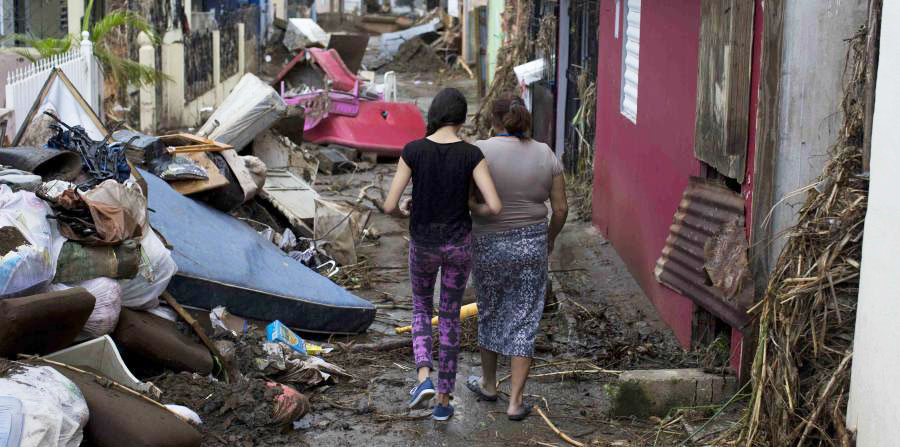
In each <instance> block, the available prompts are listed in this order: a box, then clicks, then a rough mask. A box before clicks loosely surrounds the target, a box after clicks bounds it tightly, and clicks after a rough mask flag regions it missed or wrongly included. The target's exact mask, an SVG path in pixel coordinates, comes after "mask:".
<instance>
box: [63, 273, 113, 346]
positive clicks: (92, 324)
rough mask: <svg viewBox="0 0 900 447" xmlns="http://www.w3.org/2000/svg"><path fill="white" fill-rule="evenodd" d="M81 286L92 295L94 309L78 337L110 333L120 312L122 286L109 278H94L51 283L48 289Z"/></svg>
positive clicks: (99, 335)
mask: <svg viewBox="0 0 900 447" xmlns="http://www.w3.org/2000/svg"><path fill="white" fill-rule="evenodd" d="M73 287H83V288H84V289H85V290H87V291H88V292H89V293H90V294H91V295H94V299H95V300H94V311H93V312H91V316H90V317H88V320H87V323H85V324H84V328H83V329H82V330H81V336H80V337H79V338H97V337H102V336H104V335H106V334H109V333H111V332H112V331H113V330H114V329H115V328H116V324H117V323H118V322H119V314H120V313H121V312H122V286H121V285H120V284H119V282H118V281H116V280H114V279H110V278H95V279H89V280H87V281H82V282H77V283H72V284H51V285H50V291H51V292H58V291H62V290H66V289H71V288H73Z"/></svg>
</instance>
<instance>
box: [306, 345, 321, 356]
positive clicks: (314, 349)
mask: <svg viewBox="0 0 900 447" xmlns="http://www.w3.org/2000/svg"><path fill="white" fill-rule="evenodd" d="M321 353H322V347H321V346H319V345H314V344H312V343H309V342H307V343H306V355H319V354H321Z"/></svg>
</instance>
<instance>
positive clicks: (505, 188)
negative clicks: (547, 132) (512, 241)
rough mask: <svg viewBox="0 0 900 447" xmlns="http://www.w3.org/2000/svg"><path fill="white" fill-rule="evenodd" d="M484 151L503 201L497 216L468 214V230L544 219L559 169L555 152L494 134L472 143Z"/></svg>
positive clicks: (508, 226) (501, 227)
mask: <svg viewBox="0 0 900 447" xmlns="http://www.w3.org/2000/svg"><path fill="white" fill-rule="evenodd" d="M475 145H476V146H478V147H479V148H480V149H481V152H482V153H484V158H485V160H487V163H488V167H489V168H490V170H491V177H493V179H494V185H495V186H496V187H497V193H498V194H499V195H500V201H501V202H503V211H501V212H500V215H498V216H486V217H484V216H474V215H473V216H472V230H473V231H474V232H475V233H476V234H478V233H494V232H499V231H506V230H512V229H516V228H522V227H526V226H528V225H534V224H539V223H543V222H546V221H547V215H548V213H549V211H548V208H547V200H549V199H550V188H551V187H552V186H553V177H554V176H557V175H562V172H563V169H562V164H561V163H560V162H559V159H558V158H556V154H554V153H553V151H552V150H551V149H550V146H547V145H546V144H544V143H540V142H538V141H535V140H526V141H521V140H519V139H518V138H510V137H494V138H491V139H489V140H481V141H478V142H476V143H475Z"/></svg>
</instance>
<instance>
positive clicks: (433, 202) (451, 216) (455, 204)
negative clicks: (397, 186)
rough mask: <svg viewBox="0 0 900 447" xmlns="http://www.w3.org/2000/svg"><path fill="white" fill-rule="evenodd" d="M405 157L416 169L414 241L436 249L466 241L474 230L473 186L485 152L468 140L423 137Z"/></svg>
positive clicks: (412, 217) (409, 147) (411, 223)
mask: <svg viewBox="0 0 900 447" xmlns="http://www.w3.org/2000/svg"><path fill="white" fill-rule="evenodd" d="M402 157H403V161H404V162H406V164H407V165H408V166H409V167H410V168H411V169H412V184H413V190H412V213H411V215H410V219H409V233H410V237H411V238H412V240H413V242H415V243H416V244H419V245H432V246H435V245H444V244H447V243H453V242H459V241H461V240H463V239H465V237H466V236H468V234H469V232H471V231H472V218H471V217H470V215H469V205H468V203H469V185H470V184H471V182H472V173H473V171H474V170H475V166H477V165H478V163H479V162H481V160H483V159H484V155H483V154H482V153H481V149H479V148H478V147H476V146H474V145H471V144H469V143H466V142H464V141H459V142H456V143H449V144H440V143H435V142H433V141H431V140H429V139H427V138H423V139H421V140H416V141H413V142H411V143H409V144H407V145H406V147H404V148H403V154H402Z"/></svg>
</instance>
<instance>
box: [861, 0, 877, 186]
mask: <svg viewBox="0 0 900 447" xmlns="http://www.w3.org/2000/svg"><path fill="white" fill-rule="evenodd" d="M880 28H881V0H869V23H868V30H869V35H868V36H867V37H866V90H865V103H864V107H865V108H866V109H865V112H866V114H865V122H864V124H863V147H862V150H863V171H866V172H868V171H869V161H870V160H871V158H872V121H873V119H874V117H875V82H876V78H877V75H878V40H879V35H880Z"/></svg>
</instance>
